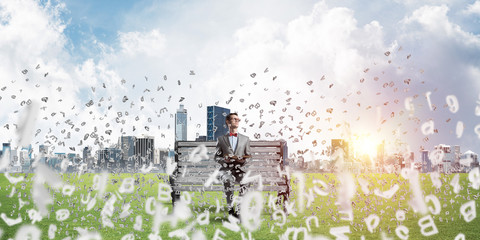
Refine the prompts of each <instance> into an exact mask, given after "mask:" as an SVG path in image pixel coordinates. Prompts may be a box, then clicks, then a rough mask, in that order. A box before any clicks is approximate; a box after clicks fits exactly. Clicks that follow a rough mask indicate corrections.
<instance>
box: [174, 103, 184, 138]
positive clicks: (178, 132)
mask: <svg viewBox="0 0 480 240" xmlns="http://www.w3.org/2000/svg"><path fill="white" fill-rule="evenodd" d="M175 141H187V109H185V108H184V107H183V104H180V108H179V109H178V110H177V113H176V114H175Z"/></svg>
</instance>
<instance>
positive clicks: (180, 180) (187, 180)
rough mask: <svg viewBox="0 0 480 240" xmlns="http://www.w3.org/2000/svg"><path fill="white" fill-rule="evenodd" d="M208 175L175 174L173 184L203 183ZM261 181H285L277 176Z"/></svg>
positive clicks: (266, 182) (266, 183)
mask: <svg viewBox="0 0 480 240" xmlns="http://www.w3.org/2000/svg"><path fill="white" fill-rule="evenodd" d="M208 178H209V177H197V176H195V177H192V176H187V175H185V177H184V178H182V177H181V175H179V176H177V179H176V180H175V184H177V183H182V184H203V183H205V182H206V181H207V180H208ZM262 183H263V184H264V185H271V184H274V183H277V184H278V183H285V180H284V179H282V178H278V177H267V178H264V177H262Z"/></svg>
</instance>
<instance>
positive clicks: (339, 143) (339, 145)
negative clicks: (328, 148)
mask: <svg viewBox="0 0 480 240" xmlns="http://www.w3.org/2000/svg"><path fill="white" fill-rule="evenodd" d="M340 149H342V150H343V153H344V155H343V157H344V160H348V158H349V156H350V154H349V153H350V152H349V148H348V142H347V141H345V140H344V139H332V152H333V154H335V152H336V151H338V150H340Z"/></svg>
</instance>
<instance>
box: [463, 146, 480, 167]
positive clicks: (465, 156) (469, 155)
mask: <svg viewBox="0 0 480 240" xmlns="http://www.w3.org/2000/svg"><path fill="white" fill-rule="evenodd" d="M461 158H462V159H469V160H471V163H470V166H469V168H473V167H476V166H478V165H479V163H478V154H476V153H474V152H472V151H470V150H468V151H466V152H464V153H463V154H462V156H461ZM467 168H468V167H467Z"/></svg>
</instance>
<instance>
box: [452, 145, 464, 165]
mask: <svg viewBox="0 0 480 240" xmlns="http://www.w3.org/2000/svg"><path fill="white" fill-rule="evenodd" d="M453 153H454V154H455V159H454V161H453V163H454V164H455V165H457V164H459V162H460V157H461V156H462V152H460V146H459V145H455V146H453Z"/></svg>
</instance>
